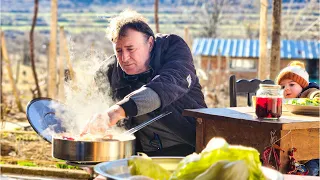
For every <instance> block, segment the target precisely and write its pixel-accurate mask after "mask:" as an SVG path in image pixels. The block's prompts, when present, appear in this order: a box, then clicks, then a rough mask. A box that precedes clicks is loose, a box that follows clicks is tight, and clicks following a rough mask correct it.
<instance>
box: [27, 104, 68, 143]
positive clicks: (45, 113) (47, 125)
mask: <svg viewBox="0 0 320 180" xmlns="http://www.w3.org/2000/svg"><path fill="white" fill-rule="evenodd" d="M63 109H64V106H63V104H61V103H59V102H58V101H55V100H53V99H50V98H37V99H33V100H32V101H30V102H29V104H28V105H27V112H26V113H27V118H28V121H29V123H30V125H31V126H32V128H33V129H34V130H35V131H36V132H37V133H38V134H39V135H40V136H41V137H42V138H43V139H44V140H46V141H48V142H50V143H51V142H52V136H53V134H55V133H62V132H65V128H63V127H62V126H61V120H60V119H58V118H57V117H56V115H55V114H56V111H57V110H59V111H63Z"/></svg>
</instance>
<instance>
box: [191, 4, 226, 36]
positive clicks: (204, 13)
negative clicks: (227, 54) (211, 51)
mask: <svg viewBox="0 0 320 180" xmlns="http://www.w3.org/2000/svg"><path fill="white" fill-rule="evenodd" d="M229 4H232V1H228V0H209V1H205V0H199V1H195V4H194V5H195V8H196V9H197V7H199V6H200V7H201V8H200V11H199V13H196V14H194V15H195V16H194V17H195V18H196V19H195V22H199V23H200V24H201V27H202V31H200V35H201V36H203V37H214V38H215V37H218V36H219V34H218V32H217V29H218V25H219V22H220V20H221V17H222V14H223V12H224V9H225V7H227V5H229ZM188 13H190V12H188Z"/></svg>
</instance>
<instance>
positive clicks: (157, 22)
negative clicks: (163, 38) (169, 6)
mask: <svg viewBox="0 0 320 180" xmlns="http://www.w3.org/2000/svg"><path fill="white" fill-rule="evenodd" d="M158 12H159V0H154V23H155V25H156V33H159V32H160V30H159V17H158Z"/></svg>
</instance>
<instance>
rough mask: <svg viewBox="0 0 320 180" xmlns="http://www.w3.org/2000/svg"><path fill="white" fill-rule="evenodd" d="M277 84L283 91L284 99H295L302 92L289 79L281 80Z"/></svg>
mask: <svg viewBox="0 0 320 180" xmlns="http://www.w3.org/2000/svg"><path fill="white" fill-rule="evenodd" d="M279 84H280V86H281V87H282V89H284V91H283V96H284V98H297V97H298V95H299V94H300V93H301V92H302V87H301V86H300V85H299V84H298V83H296V82H295V81H292V80H291V79H284V80H281V82H280V83H279Z"/></svg>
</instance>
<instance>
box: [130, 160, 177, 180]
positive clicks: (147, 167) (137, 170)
mask: <svg viewBox="0 0 320 180" xmlns="http://www.w3.org/2000/svg"><path fill="white" fill-rule="evenodd" d="M128 164H129V168H130V173H131V175H142V176H147V177H150V178H153V179H155V180H165V179H169V178H170V176H171V173H170V172H169V171H168V170H166V169H164V168H163V167H161V166H160V165H159V164H157V163H154V162H153V161H152V159H151V158H148V157H134V158H132V159H130V160H129V161H128Z"/></svg>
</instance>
